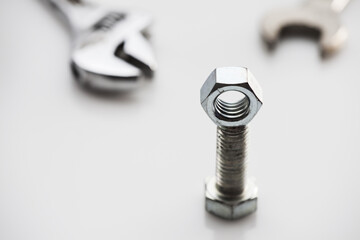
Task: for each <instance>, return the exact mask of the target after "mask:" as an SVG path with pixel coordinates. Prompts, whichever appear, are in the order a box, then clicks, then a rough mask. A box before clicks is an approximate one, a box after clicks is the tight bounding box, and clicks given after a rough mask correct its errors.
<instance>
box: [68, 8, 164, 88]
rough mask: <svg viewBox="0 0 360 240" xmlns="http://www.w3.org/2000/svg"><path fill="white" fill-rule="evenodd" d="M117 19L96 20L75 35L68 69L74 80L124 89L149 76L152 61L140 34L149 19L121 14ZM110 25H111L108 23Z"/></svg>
mask: <svg viewBox="0 0 360 240" xmlns="http://www.w3.org/2000/svg"><path fill="white" fill-rule="evenodd" d="M123 16H124V17H123V18H124V19H122V18H119V20H120V21H119V22H115V23H111V22H110V25H111V26H109V21H108V20H107V21H105V22H107V25H105V26H101V24H99V23H97V24H96V25H94V27H92V28H91V29H90V30H89V31H87V32H85V33H84V34H81V35H79V36H78V37H77V39H76V41H75V44H74V50H73V53H72V58H71V68H72V70H73V73H74V75H75V77H76V79H77V81H78V82H79V83H80V84H81V85H82V86H83V87H85V88H87V89H91V90H96V91H107V92H109V91H110V92H114V91H115V92H126V91H130V90H133V89H136V88H138V87H139V86H140V85H141V84H142V83H143V82H144V80H146V79H149V78H151V77H152V76H153V73H154V71H155V70H156V66H157V65H156V60H155V57H154V53H153V50H152V48H151V46H150V43H149V41H148V39H147V38H146V37H145V36H144V35H143V31H145V30H146V29H147V28H148V27H149V25H150V18H149V17H148V16H145V15H141V14H137V15H134V14H123ZM112 24H113V25H112Z"/></svg>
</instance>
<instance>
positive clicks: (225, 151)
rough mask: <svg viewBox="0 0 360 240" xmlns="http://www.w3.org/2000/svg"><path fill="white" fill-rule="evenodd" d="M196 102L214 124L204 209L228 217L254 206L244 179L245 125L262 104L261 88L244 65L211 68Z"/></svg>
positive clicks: (251, 186) (250, 185)
mask: <svg viewBox="0 0 360 240" xmlns="http://www.w3.org/2000/svg"><path fill="white" fill-rule="evenodd" d="M200 95H201V96H200V101H201V105H202V107H203V109H204V110H205V112H206V113H207V114H208V116H209V117H210V119H211V120H212V121H213V122H214V123H215V124H216V125H217V146H216V174H215V177H211V178H209V179H207V181H206V184H205V208H206V210H207V211H208V212H210V213H212V214H214V215H216V216H218V217H221V218H224V219H229V220H234V219H238V218H241V217H244V216H246V215H248V214H250V213H252V212H254V211H255V210H256V208H257V187H256V186H255V185H254V184H253V183H252V182H251V181H249V180H248V179H246V157H247V156H246V155H247V152H246V147H247V141H246V139H247V132H248V127H247V124H248V123H249V122H250V121H251V120H252V119H253V117H254V116H255V115H256V113H257V112H258V111H259V109H260V107H261V106H262V94H261V89H260V87H259V85H258V83H257V82H256V80H255V78H254V76H253V75H252V74H251V73H250V71H249V70H248V69H247V68H243V67H223V68H217V69H215V70H214V71H213V72H212V73H211V74H210V76H209V77H208V79H207V80H206V82H205V83H204V85H203V86H202V88H201V93H200Z"/></svg>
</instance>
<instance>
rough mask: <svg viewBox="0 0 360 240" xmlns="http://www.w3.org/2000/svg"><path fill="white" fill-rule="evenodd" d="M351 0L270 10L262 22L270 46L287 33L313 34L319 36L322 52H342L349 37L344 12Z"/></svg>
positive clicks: (316, 1)
mask: <svg viewBox="0 0 360 240" xmlns="http://www.w3.org/2000/svg"><path fill="white" fill-rule="evenodd" d="M349 2H350V0H309V1H306V2H305V3H304V4H302V5H300V6H299V7H296V8H284V9H278V10H274V11H272V12H270V13H269V14H267V15H266V16H265V18H264V19H263V23H262V29H261V31H262V37H263V39H264V41H265V42H266V43H267V45H268V47H269V48H270V49H272V48H274V47H275V45H276V43H277V42H278V40H279V38H281V37H282V36H283V35H286V34H289V33H290V34H303V35H311V36H312V37H315V38H318V39H319V44H320V50H321V55H322V56H324V57H328V56H331V55H332V54H334V53H336V52H337V51H339V50H340V49H341V48H342V46H343V45H344V43H345V42H346V40H347V38H348V32H347V30H346V28H345V27H344V26H343V25H342V23H341V21H340V13H341V11H342V10H343V9H344V8H345V7H346V6H347V4H348V3H349Z"/></svg>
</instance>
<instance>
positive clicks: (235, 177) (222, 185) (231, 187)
mask: <svg viewBox="0 0 360 240" xmlns="http://www.w3.org/2000/svg"><path fill="white" fill-rule="evenodd" d="M246 137H247V126H239V127H223V126H221V127H220V126H218V127H217V146H216V187H217V189H218V191H219V192H220V193H221V194H223V195H225V196H236V195H240V194H242V193H243V191H244V188H245V169H246V153H247V152H246Z"/></svg>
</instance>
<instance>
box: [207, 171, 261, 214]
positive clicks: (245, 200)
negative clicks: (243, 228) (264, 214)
mask: <svg viewBox="0 0 360 240" xmlns="http://www.w3.org/2000/svg"><path fill="white" fill-rule="evenodd" d="M214 184H215V181H214V178H212V179H209V180H208V181H207V183H206V184H205V209H206V211H208V212H209V213H211V214H213V215H215V216H217V217H220V218H223V219H226V220H236V219H240V218H243V217H246V216H248V215H250V214H251V213H253V212H255V211H256V210H257V187H256V186H255V184H254V183H252V182H251V183H249V184H248V185H247V188H246V191H245V193H244V194H243V196H242V197H240V198H238V199H236V200H231V201H229V200H224V199H222V198H221V197H220V196H219V194H218V193H217V191H216V190H215V189H214V187H215V185H214Z"/></svg>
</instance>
